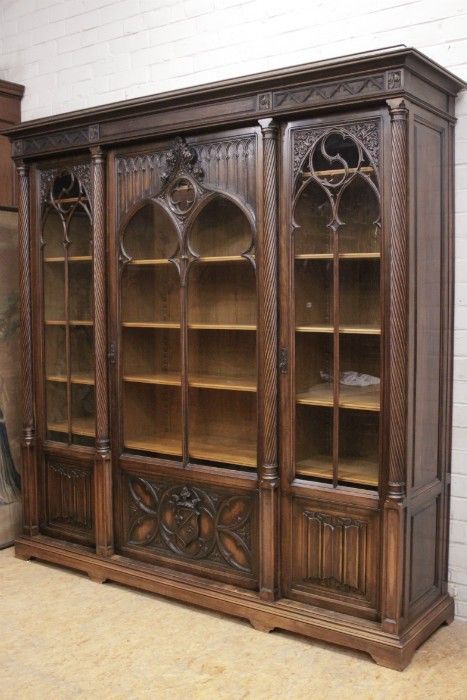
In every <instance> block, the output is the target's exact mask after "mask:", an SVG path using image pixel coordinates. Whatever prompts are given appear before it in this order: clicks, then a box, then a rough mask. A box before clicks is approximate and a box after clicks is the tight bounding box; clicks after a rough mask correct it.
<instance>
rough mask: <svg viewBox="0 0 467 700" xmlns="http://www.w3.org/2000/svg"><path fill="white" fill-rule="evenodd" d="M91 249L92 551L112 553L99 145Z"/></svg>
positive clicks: (95, 158)
mask: <svg viewBox="0 0 467 700" xmlns="http://www.w3.org/2000/svg"><path fill="white" fill-rule="evenodd" d="M91 157H92V183H93V187H92V191H93V210H92V214H93V251H94V274H93V286H94V347H95V393H96V456H95V461H94V465H95V468H94V492H95V513H96V515H95V518H96V522H95V527H96V552H97V554H100V555H101V556H110V555H111V554H113V522H112V521H113V518H112V463H111V457H110V440H109V405H108V378H107V354H108V350H107V322H106V318H107V312H106V282H105V280H106V278H105V269H106V266H105V173H104V168H105V159H104V154H103V152H102V149H101V148H100V147H99V146H96V147H93V148H92V149H91Z"/></svg>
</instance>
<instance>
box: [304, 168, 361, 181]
mask: <svg viewBox="0 0 467 700" xmlns="http://www.w3.org/2000/svg"><path fill="white" fill-rule="evenodd" d="M374 171H375V169H374V168H372V167H371V166H370V165H364V166H363V167H361V168H347V171H346V170H345V169H344V168H337V169H335V170H316V171H315V173H314V175H317V176H318V177H332V176H333V175H345V173H346V172H347V173H349V174H353V173H356V172H359V173H374ZM311 176H312V173H311V171H308V170H306V171H304V173H303V177H304V178H305V177H307V178H309V177H311Z"/></svg>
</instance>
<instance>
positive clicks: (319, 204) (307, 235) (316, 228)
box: [295, 182, 332, 257]
mask: <svg viewBox="0 0 467 700" xmlns="http://www.w3.org/2000/svg"><path fill="white" fill-rule="evenodd" d="M331 219H332V213H331V204H330V201H329V197H328V195H327V194H326V192H325V191H324V190H323V188H322V187H320V186H319V185H318V184H317V183H316V182H311V183H309V184H308V185H307V186H306V187H305V189H304V190H303V191H302V192H301V194H300V196H299V198H298V200H297V204H296V206H295V224H296V226H297V227H298V228H297V229H296V230H295V256H296V257H297V256H308V255H326V254H327V255H331V254H332V238H331V231H330V229H329V228H328V224H329V223H330V222H331Z"/></svg>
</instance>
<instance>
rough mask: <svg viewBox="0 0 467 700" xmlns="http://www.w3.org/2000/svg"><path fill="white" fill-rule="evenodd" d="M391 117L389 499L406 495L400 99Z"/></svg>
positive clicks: (403, 121)
mask: <svg viewBox="0 0 467 700" xmlns="http://www.w3.org/2000/svg"><path fill="white" fill-rule="evenodd" d="M388 104H389V110H390V114H391V132H392V173H391V190H392V193H391V273H390V285H391V293H390V300H391V314H390V316H391V323H390V348H391V350H390V358H391V363H390V364H391V369H390V375H391V379H390V395H391V415H390V418H391V440H390V448H389V484H388V486H389V488H388V497H389V498H391V499H394V500H402V499H403V497H404V494H405V481H406V476H405V468H406V465H405V456H406V440H405V433H406V414H407V408H406V393H407V360H406V355H407V116H408V111H407V109H406V107H405V104H404V101H403V100H394V101H393V100H390V101H389V102H388Z"/></svg>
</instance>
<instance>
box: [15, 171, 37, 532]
mask: <svg viewBox="0 0 467 700" xmlns="http://www.w3.org/2000/svg"><path fill="white" fill-rule="evenodd" d="M16 169H17V172H18V177H19V202H18V215H19V228H18V239H19V301H20V313H21V335H20V337H21V377H22V381H21V384H22V413H23V432H22V442H21V452H22V461H23V471H22V492H23V530H24V533H25V534H26V535H30V536H31V535H35V534H37V533H38V530H39V514H38V500H37V464H36V454H35V441H36V440H35V419H34V387H33V360H32V308H31V300H32V297H31V231H30V215H29V212H30V201H29V166H28V165H27V164H25V163H24V162H23V161H18V162H17V165H16Z"/></svg>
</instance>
